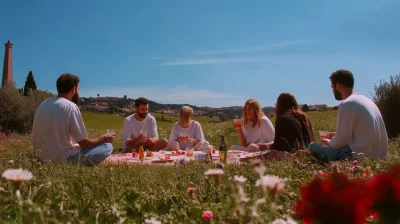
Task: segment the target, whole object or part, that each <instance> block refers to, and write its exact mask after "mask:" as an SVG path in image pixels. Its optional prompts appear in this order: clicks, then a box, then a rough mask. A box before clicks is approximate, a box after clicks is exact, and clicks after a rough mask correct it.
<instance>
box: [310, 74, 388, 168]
mask: <svg viewBox="0 0 400 224" xmlns="http://www.w3.org/2000/svg"><path fill="white" fill-rule="evenodd" d="M330 80H331V82H332V89H333V93H334V95H335V99H336V100H343V101H342V103H341V104H340V105H339V108H338V113H337V125H336V133H335V135H334V137H333V138H331V139H329V138H322V139H321V140H322V144H321V143H311V144H310V149H311V151H312V153H313V155H314V156H315V157H317V158H318V159H321V160H325V161H336V160H344V159H346V158H351V157H352V152H355V153H356V155H358V153H364V155H365V156H366V157H371V158H379V159H383V158H385V157H386V154H387V151H388V137H387V133H386V127H385V124H384V122H383V119H382V115H381V113H380V111H379V109H378V107H377V106H376V104H375V103H374V102H373V101H372V100H370V99H369V98H367V97H365V96H363V95H360V94H358V93H356V92H355V91H354V90H353V87H354V78H353V74H352V73H351V72H350V71H348V70H343V69H342V70H337V71H336V72H334V73H332V75H331V76H330Z"/></svg>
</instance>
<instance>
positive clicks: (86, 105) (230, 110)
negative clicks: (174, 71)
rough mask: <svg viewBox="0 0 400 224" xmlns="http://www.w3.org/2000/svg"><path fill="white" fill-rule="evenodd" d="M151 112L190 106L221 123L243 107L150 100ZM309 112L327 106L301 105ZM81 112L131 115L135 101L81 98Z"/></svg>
mask: <svg viewBox="0 0 400 224" xmlns="http://www.w3.org/2000/svg"><path fill="white" fill-rule="evenodd" d="M149 106H150V112H158V113H161V114H169V115H172V116H176V114H177V113H178V111H179V109H180V108H181V107H182V106H190V107H191V108H193V110H194V115H195V116H196V115H203V116H209V117H213V116H218V117H219V118H220V120H221V121H224V120H228V119H232V118H234V117H241V116H242V113H243V106H230V107H220V108H214V107H198V106H194V105H190V104H161V103H157V102H154V101H151V100H150V105H149ZM300 106H301V107H302V108H306V109H307V111H308V110H323V109H327V106H326V105H325V104H320V105H300ZM79 107H80V108H81V110H86V111H96V112H108V113H125V114H131V113H134V112H135V99H131V98H127V97H126V96H125V97H122V98H119V97H89V98H87V97H81V99H80V102H79ZM262 110H263V112H264V113H265V114H266V115H268V116H273V113H274V111H275V108H274V107H264V108H262Z"/></svg>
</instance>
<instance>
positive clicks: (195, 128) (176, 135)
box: [167, 106, 205, 150]
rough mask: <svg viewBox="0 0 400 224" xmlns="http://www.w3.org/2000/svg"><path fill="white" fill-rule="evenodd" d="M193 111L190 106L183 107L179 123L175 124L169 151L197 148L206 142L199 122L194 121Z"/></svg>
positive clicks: (179, 114)
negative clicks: (199, 144)
mask: <svg viewBox="0 0 400 224" xmlns="http://www.w3.org/2000/svg"><path fill="white" fill-rule="evenodd" d="M192 117H193V109H192V108H191V107H188V106H183V107H181V109H180V110H179V113H178V118H179V121H178V122H176V123H175V124H174V126H173V127H172V130H171V135H170V138H169V143H168V146H167V149H168V150H179V149H186V148H187V147H194V149H195V150H199V149H198V148H199V147H196V145H198V143H200V142H202V141H205V139H204V134H203V130H202V128H201V125H200V123H199V122H197V121H195V120H192Z"/></svg>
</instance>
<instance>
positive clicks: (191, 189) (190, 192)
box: [186, 187, 196, 195]
mask: <svg viewBox="0 0 400 224" xmlns="http://www.w3.org/2000/svg"><path fill="white" fill-rule="evenodd" d="M194 190H196V188H194V187H189V188H188V189H187V190H186V192H187V193H188V194H189V195H193V193H194Z"/></svg>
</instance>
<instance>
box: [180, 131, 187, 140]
mask: <svg viewBox="0 0 400 224" xmlns="http://www.w3.org/2000/svg"><path fill="white" fill-rule="evenodd" d="M188 138H189V136H187V134H186V133H185V132H181V133H180V134H179V141H180V142H186V141H187V140H188Z"/></svg>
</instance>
